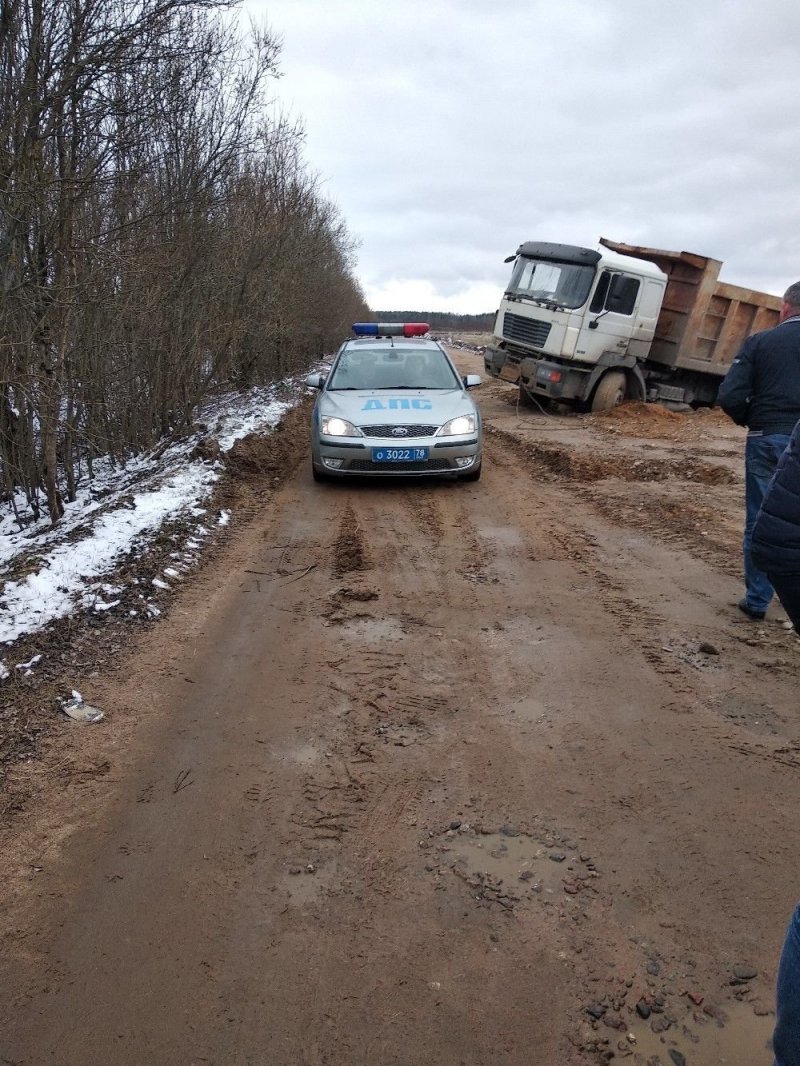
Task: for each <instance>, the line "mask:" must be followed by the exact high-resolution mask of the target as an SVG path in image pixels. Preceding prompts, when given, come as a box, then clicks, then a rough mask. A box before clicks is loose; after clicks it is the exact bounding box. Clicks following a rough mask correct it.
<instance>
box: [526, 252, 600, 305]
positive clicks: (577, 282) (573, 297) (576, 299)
mask: <svg viewBox="0 0 800 1066" xmlns="http://www.w3.org/2000/svg"><path fill="white" fill-rule="evenodd" d="M593 278H594V267H593V266H588V265H586V264H583V263H553V262H551V261H550V260H545V259H529V258H527V257H526V256H520V257H519V258H518V259H517V261H516V263H515V264H514V271H513V273H512V275H511V281H510V282H509V284H508V289H507V290H506V291H507V292H508V293H511V294H512V295H516V296H527V297H528V298H529V299H531V300H541V301H542V302H543V303H554V304H558V305H559V307H580V306H581V305H582V304H584V303H586V300H587V299H588V297H589V289H590V288H591V287H592V279H593Z"/></svg>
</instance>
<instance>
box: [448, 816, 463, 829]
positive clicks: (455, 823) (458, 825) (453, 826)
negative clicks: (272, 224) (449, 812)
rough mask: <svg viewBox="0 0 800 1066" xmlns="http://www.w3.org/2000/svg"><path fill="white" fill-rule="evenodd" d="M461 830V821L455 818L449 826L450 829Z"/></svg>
mask: <svg viewBox="0 0 800 1066" xmlns="http://www.w3.org/2000/svg"><path fill="white" fill-rule="evenodd" d="M460 828H461V822H459V820H458V819H457V818H454V819H453V821H452V822H451V823H450V825H449V826H448V829H460Z"/></svg>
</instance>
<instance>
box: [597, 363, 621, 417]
mask: <svg viewBox="0 0 800 1066" xmlns="http://www.w3.org/2000/svg"><path fill="white" fill-rule="evenodd" d="M626 384H627V382H626V379H625V374H624V372H623V371H622V370H609V371H607V372H606V373H605V374H603V376H602V377H601V378H600V380H599V381H598V383H597V388H596V389H595V390H594V396H592V414H593V415H596V414H600V412H602V411H610V410H611V408H612V407H618V406H619V404H621V403H622V401H623V400H624V399H625V387H626Z"/></svg>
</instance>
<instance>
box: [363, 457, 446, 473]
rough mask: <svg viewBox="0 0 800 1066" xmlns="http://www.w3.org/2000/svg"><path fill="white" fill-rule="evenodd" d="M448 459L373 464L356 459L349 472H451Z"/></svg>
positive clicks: (365, 460) (366, 460) (367, 460)
mask: <svg viewBox="0 0 800 1066" xmlns="http://www.w3.org/2000/svg"><path fill="white" fill-rule="evenodd" d="M450 469H451V467H450V463H449V461H448V460H447V459H428V460H427V461H423V462H419V463H412V462H408V463H373V462H371V461H370V460H369V459H356V460H355V462H352V463H350V465H349V466H348V468H347V470H348V473H351V474H412V473H420V474H424V473H425V472H426V471H430V472H431V473H433V472H434V471H436V470H450Z"/></svg>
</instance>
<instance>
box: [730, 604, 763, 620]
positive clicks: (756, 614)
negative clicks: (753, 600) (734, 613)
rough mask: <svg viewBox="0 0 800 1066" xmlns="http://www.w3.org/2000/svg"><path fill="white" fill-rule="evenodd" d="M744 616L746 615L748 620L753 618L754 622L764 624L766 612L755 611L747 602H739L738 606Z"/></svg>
mask: <svg viewBox="0 0 800 1066" xmlns="http://www.w3.org/2000/svg"><path fill="white" fill-rule="evenodd" d="M736 606H737V607H738V608H739V610H740V611H741V612H742V614H746V615H747V617H748V618H751V619H752V620H753V621H754V622H762V621H763V620H764V615H765V614H766V613H767V612H766V611H755V610H753V608H752V607H750V606H749V605H748V603H747V600H739V602H738V603H737V604H736Z"/></svg>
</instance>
